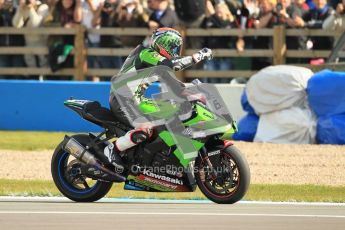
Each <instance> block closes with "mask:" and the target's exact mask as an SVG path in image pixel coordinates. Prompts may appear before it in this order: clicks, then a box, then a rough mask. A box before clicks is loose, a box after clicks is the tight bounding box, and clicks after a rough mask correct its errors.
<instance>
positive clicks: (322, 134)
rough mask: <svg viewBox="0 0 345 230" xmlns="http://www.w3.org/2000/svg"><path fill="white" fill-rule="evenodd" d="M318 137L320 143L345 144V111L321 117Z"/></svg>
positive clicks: (318, 122)
mask: <svg viewBox="0 0 345 230" xmlns="http://www.w3.org/2000/svg"><path fill="white" fill-rule="evenodd" d="M316 138H317V141H318V143H320V144H338V145H339V144H345V113H344V114H338V115H332V116H322V117H319V118H318V121H317V134H316Z"/></svg>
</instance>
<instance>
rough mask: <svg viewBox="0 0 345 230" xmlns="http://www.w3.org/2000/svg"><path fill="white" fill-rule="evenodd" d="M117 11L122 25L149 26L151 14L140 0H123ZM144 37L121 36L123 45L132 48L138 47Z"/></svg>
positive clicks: (128, 26)
mask: <svg viewBox="0 0 345 230" xmlns="http://www.w3.org/2000/svg"><path fill="white" fill-rule="evenodd" d="M116 12H117V23H118V24H119V26H120V27H123V28H131V27H143V28H147V26H148V21H149V15H148V13H147V10H146V9H144V7H143V5H142V4H141V3H140V1H139V0H121V1H120V4H119V6H118V7H117V9H116ZM143 39H144V37H143V36H121V42H122V45H123V46H124V47H131V48H133V47H136V46H137V45H138V44H140V43H141V42H142V41H143Z"/></svg>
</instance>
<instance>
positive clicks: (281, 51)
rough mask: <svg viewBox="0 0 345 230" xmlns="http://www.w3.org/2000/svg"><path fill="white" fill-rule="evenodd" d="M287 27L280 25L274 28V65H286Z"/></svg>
mask: <svg viewBox="0 0 345 230" xmlns="http://www.w3.org/2000/svg"><path fill="white" fill-rule="evenodd" d="M285 36H286V31H285V26H283V25H279V26H274V28H273V64H274V65H280V64H285V55H286V43H285Z"/></svg>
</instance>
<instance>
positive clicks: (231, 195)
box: [195, 146, 250, 204]
mask: <svg viewBox="0 0 345 230" xmlns="http://www.w3.org/2000/svg"><path fill="white" fill-rule="evenodd" d="M209 159H210V161H211V163H212V166H213V170H210V169H209V167H208V164H207V162H206V161H205V160H203V159H201V157H198V158H197V159H196V161H195V166H196V167H197V169H198V170H197V172H196V174H195V177H196V182H197V184H198V186H199V188H200V190H201V192H202V193H203V194H204V195H205V196H206V197H207V198H208V199H210V200H212V201H213V202H215V203H218V204H233V203H235V202H237V201H239V200H241V199H242V198H243V196H244V195H245V194H246V192H247V190H248V187H249V184H250V170H249V166H248V163H247V161H246V159H245V158H244V157H243V156H242V154H241V152H240V151H239V150H238V149H237V148H236V147H235V146H229V147H227V148H225V149H223V150H221V152H220V153H219V154H217V155H214V156H210V157H209Z"/></svg>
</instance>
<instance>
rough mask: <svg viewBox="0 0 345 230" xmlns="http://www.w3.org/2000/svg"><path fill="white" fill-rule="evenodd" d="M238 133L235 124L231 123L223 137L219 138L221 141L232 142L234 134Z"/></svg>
mask: <svg viewBox="0 0 345 230" xmlns="http://www.w3.org/2000/svg"><path fill="white" fill-rule="evenodd" d="M236 132H238V127H237V122H236V121H234V122H233V123H232V127H231V128H230V129H228V130H227V131H226V132H224V134H223V136H222V137H221V138H220V139H222V140H232V136H233V135H234V133H236Z"/></svg>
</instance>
